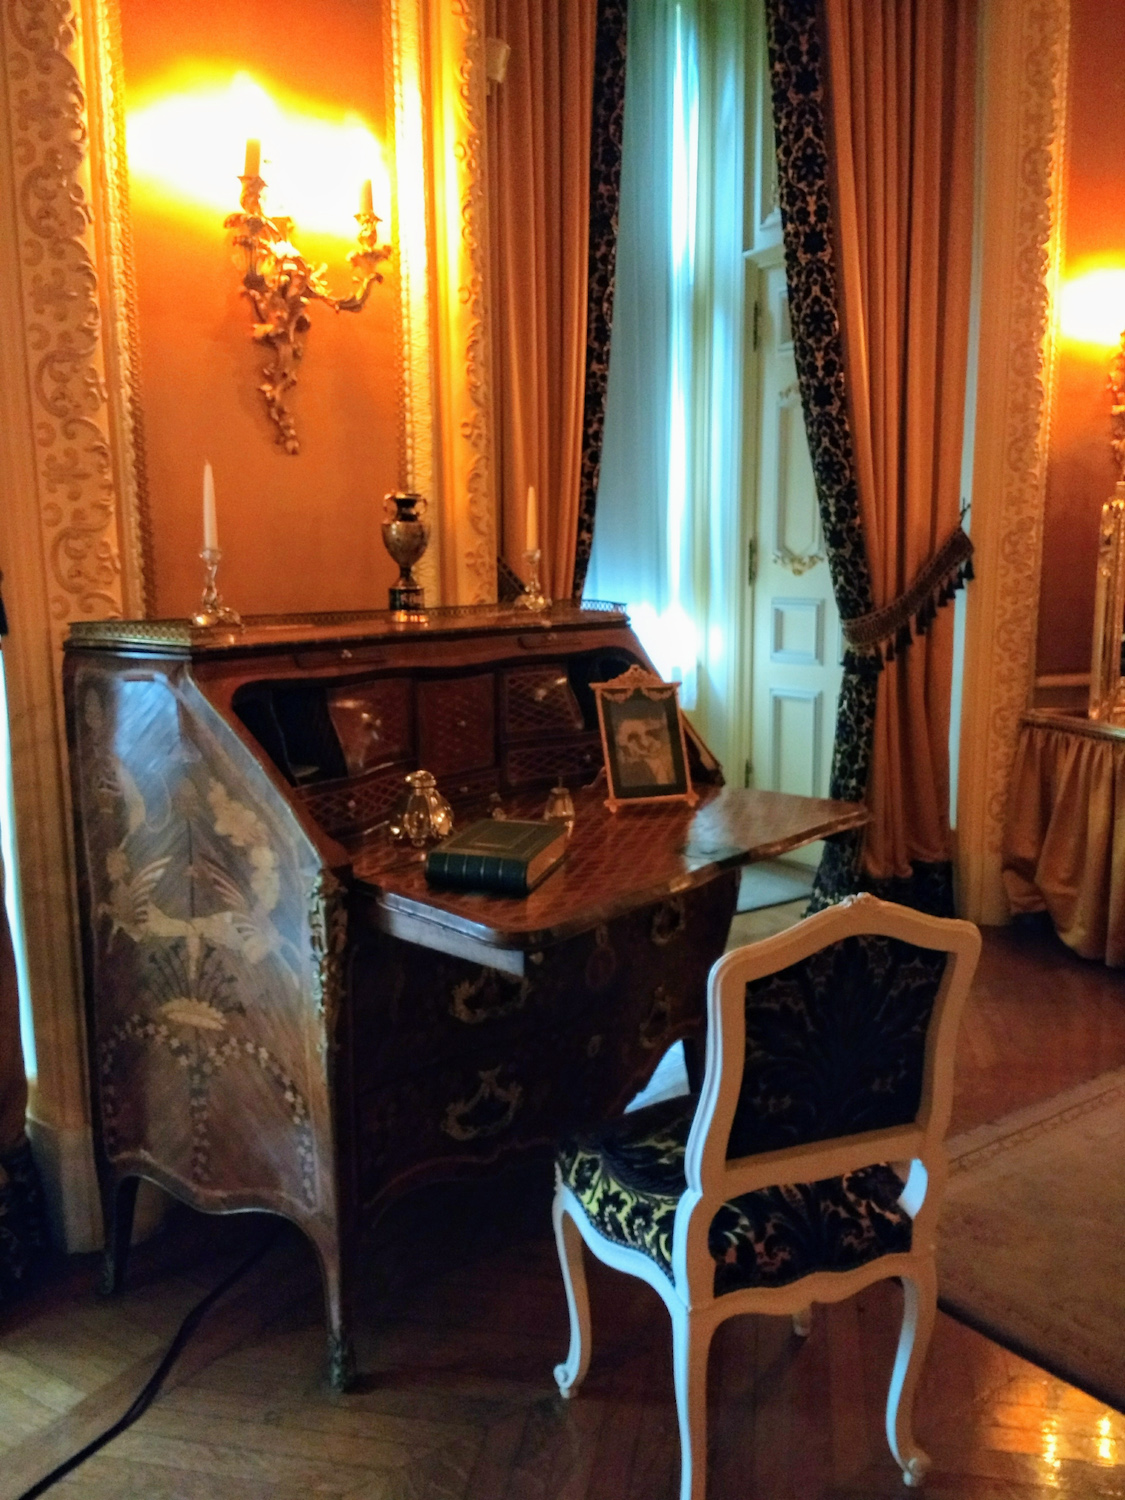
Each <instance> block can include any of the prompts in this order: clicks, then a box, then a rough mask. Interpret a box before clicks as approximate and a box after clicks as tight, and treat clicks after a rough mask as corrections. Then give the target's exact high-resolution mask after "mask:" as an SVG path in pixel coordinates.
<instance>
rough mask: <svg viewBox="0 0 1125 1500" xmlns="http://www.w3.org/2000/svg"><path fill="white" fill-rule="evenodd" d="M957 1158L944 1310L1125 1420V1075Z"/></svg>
mask: <svg viewBox="0 0 1125 1500" xmlns="http://www.w3.org/2000/svg"><path fill="white" fill-rule="evenodd" d="M949 1153H950V1158H951V1160H950V1175H949V1185H948V1188H947V1190H946V1203H945V1208H944V1210H943V1213H942V1218H941V1225H940V1229H939V1233H938V1272H939V1286H940V1292H941V1305H942V1307H943V1308H944V1309H945V1311H946V1312H949V1313H952V1314H953V1316H954V1317H956V1318H959V1319H961V1320H962V1321H963V1322H965V1323H968V1324H970V1325H971V1326H972V1327H974V1328H977V1329H979V1330H980V1331H981V1332H982V1333H985V1334H987V1335H988V1336H989V1337H990V1338H993V1339H995V1340H996V1341H997V1342H998V1343H1001V1344H1004V1345H1005V1346H1006V1347H1007V1348H1009V1349H1012V1350H1013V1351H1014V1352H1015V1353H1017V1354H1021V1355H1023V1356H1025V1357H1026V1358H1027V1359H1030V1360H1032V1361H1033V1362H1034V1363H1035V1364H1037V1365H1040V1366H1041V1367H1042V1368H1044V1369H1046V1370H1049V1371H1050V1372H1051V1373H1052V1374H1054V1375H1058V1376H1061V1377H1062V1378H1063V1379H1064V1380H1068V1381H1069V1382H1070V1383H1071V1384H1072V1385H1076V1386H1078V1387H1080V1388H1081V1389H1082V1390H1084V1391H1087V1392H1089V1394H1090V1395H1092V1396H1094V1397H1096V1398H1097V1399H1098V1400H1100V1401H1105V1402H1106V1403H1107V1404H1108V1405H1110V1406H1113V1407H1116V1408H1117V1410H1118V1411H1125V1337H1123V1333H1122V1325H1123V1323H1125V1068H1122V1069H1119V1070H1118V1071H1116V1072H1113V1073H1105V1074H1103V1075H1102V1076H1101V1077H1100V1078H1095V1079H1093V1080H1092V1081H1091V1082H1090V1083H1085V1084H1082V1085H1080V1086H1079V1087H1078V1088H1075V1089H1070V1090H1068V1091H1067V1092H1066V1093H1065V1094H1059V1095H1056V1097H1055V1098H1053V1099H1049V1100H1047V1101H1045V1102H1044V1103H1042V1104H1036V1105H1032V1106H1030V1107H1029V1108H1027V1109H1023V1110H1019V1111H1017V1113H1015V1114H1012V1115H1007V1116H1006V1117H1005V1118H1004V1119H1002V1120H998V1121H996V1122H995V1123H994V1124H992V1125H982V1126H981V1127H980V1128H979V1129H977V1130H971V1131H967V1132H966V1133H965V1134H964V1135H959V1136H955V1137H953V1139H951V1140H950V1141H949Z"/></svg>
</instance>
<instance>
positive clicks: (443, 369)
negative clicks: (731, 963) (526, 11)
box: [427, 0, 496, 604]
mask: <svg viewBox="0 0 1125 1500" xmlns="http://www.w3.org/2000/svg"><path fill="white" fill-rule="evenodd" d="M427 4H428V8H429V22H430V43H431V46H430V56H431V63H430V111H429V113H430V118H431V120H432V122H433V144H432V161H433V204H434V229H435V240H436V244H437V257H436V259H437V264H436V278H435V280H436V283H437V307H436V309H435V312H436V323H437V327H438V373H439V386H440V390H441V401H440V410H441V429H442V470H443V472H442V515H441V528H442V536H443V547H442V554H443V555H442V573H443V583H444V589H443V597H444V600H445V602H446V603H447V604H483V603H488V602H490V601H492V600H494V599H495V598H496V512H495V495H494V477H493V463H492V378H491V345H490V333H489V317H488V197H487V190H486V182H485V155H486V153H485V146H484V129H485V87H486V80H485V71H484V26H483V3H482V0H427Z"/></svg>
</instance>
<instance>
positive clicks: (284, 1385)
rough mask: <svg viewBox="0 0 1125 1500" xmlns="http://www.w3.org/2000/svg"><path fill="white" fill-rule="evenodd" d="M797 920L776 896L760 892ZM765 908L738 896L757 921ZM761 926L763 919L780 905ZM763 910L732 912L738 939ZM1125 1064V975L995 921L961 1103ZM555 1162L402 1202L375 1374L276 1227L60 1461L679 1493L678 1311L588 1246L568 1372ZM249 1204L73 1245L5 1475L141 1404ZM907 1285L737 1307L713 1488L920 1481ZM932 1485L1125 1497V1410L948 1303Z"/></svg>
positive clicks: (932, 1441)
mask: <svg viewBox="0 0 1125 1500" xmlns="http://www.w3.org/2000/svg"><path fill="white" fill-rule="evenodd" d="M752 915H753V916H754V917H755V918H758V919H760V921H761V922H769V923H777V922H778V921H780V920H783V918H784V910H783V909H780V908H775V909H774V910H773V912H772V913H755V914H752ZM744 920H745V919H742V918H740V919H739V921H740V922H743V921H744ZM758 930H759V931H760V928H759V929H758ZM743 935H749V934H744V933H741V932H740V933H739V936H740V937H741V936H743ZM1123 1064H1125V978H1123V977H1122V976H1120V975H1114V974H1112V973H1109V972H1108V971H1106V970H1105V969H1102V968H1100V967H1098V966H1096V965H1091V964H1084V963H1082V962H1081V961H1080V960H1077V959H1074V958H1073V957H1071V956H1070V955H1069V954H1068V953H1067V952H1066V951H1065V950H1064V949H1062V948H1061V945H1059V944H1058V943H1057V941H1056V940H1055V939H1054V938H1053V936H1050V935H1043V934H1039V933H1035V932H1023V933H1020V932H1015V931H1011V930H1004V931H992V932H989V933H988V934H987V936H986V945H985V956H984V960H983V962H982V965H981V968H980V971H979V979H978V981H977V983H976V986H975V988H974V992H973V995H972V997H971V999H970V1003H969V1008H968V1013H967V1017H966V1021H965V1025H964V1029H963V1032H962V1037H961V1046H960V1055H959V1063H958V1086H957V1097H956V1106H955V1108H956V1115H955V1120H954V1128H955V1129H964V1128H968V1127H970V1126H972V1125H974V1124H978V1123H982V1122H983V1121H984V1120H986V1119H991V1118H995V1117H996V1116H997V1115H1000V1114H1003V1113H1006V1112H1007V1111H1008V1110H1010V1109H1013V1108H1016V1107H1018V1106H1019V1105H1020V1104H1024V1103H1028V1102H1031V1101H1033V1100H1034V1099H1037V1098H1041V1097H1045V1096H1048V1095H1050V1094H1052V1093H1055V1092H1057V1091H1058V1090H1060V1089H1062V1088H1066V1087H1069V1086H1071V1085H1072V1084H1074V1083H1076V1082H1080V1081H1081V1080H1082V1079H1084V1078H1087V1077H1092V1076H1096V1075H1097V1074H1098V1073H1100V1072H1104V1071H1106V1070H1108V1069H1110V1068H1114V1067H1118V1066H1121V1065H1123ZM549 1197H550V1174H549V1170H548V1168H547V1165H546V1162H527V1163H525V1164H523V1165H522V1166H521V1167H520V1168H518V1169H514V1170H512V1171H510V1172H509V1173H508V1174H507V1176H506V1177H505V1178H504V1179H502V1180H501V1181H500V1182H498V1183H495V1184H493V1186H492V1190H491V1192H490V1194H489V1195H488V1199H487V1201H485V1195H484V1194H483V1193H482V1192H481V1191H480V1189H479V1186H478V1187H476V1188H474V1187H473V1186H472V1185H469V1184H463V1185H459V1186H457V1187H455V1188H452V1187H451V1188H448V1189H441V1190H433V1191H432V1192H428V1193H425V1194H419V1195H417V1196H416V1197H415V1198H414V1199H413V1200H407V1201H406V1202H405V1203H403V1204H401V1205H399V1206H398V1208H397V1209H396V1210H395V1211H394V1212H393V1213H392V1215H391V1216H389V1217H388V1219H387V1220H386V1221H384V1226H383V1229H382V1231H381V1233H380V1236H379V1240H378V1242H377V1243H376V1244H375V1245H374V1246H373V1248H372V1253H371V1256H370V1258H369V1273H368V1289H369V1295H368V1296H367V1298H366V1304H365V1310H364V1322H363V1327H362V1328H361V1330H360V1348H359V1354H360V1362H361V1366H362V1368H363V1369H364V1370H365V1371H366V1372H367V1373H366V1376H365V1379H364V1382H363V1387H362V1389H361V1390H360V1391H359V1392H357V1393H355V1394H351V1395H348V1396H337V1395H334V1394H333V1393H332V1392H331V1391H330V1390H329V1389H328V1387H327V1384H326V1382H325V1379H324V1345H323V1323H322V1310H321V1302H320V1293H319V1287H318V1284H317V1275H316V1269H315V1265H314V1262H313V1257H312V1252H311V1251H310V1250H309V1249H308V1247H307V1246H306V1245H305V1244H304V1242H303V1241H302V1240H301V1239H300V1236H299V1235H297V1234H296V1233H295V1232H292V1231H290V1230H288V1229H286V1230H284V1231H283V1232H282V1234H281V1235H280V1237H279V1238H278V1239H277V1240H276V1242H275V1243H274V1244H273V1246H272V1247H271V1249H270V1250H269V1252H268V1253H267V1255H266V1257H265V1258H264V1260H262V1261H261V1262H260V1263H259V1264H258V1265H257V1266H256V1267H255V1268H254V1269H253V1270H252V1271H251V1272H250V1273H249V1274H248V1275H247V1276H246V1277H245V1278H244V1279H243V1280H242V1281H241V1282H239V1283H238V1285H236V1286H235V1287H234V1288H233V1289H232V1290H231V1292H229V1293H228V1294H227V1296H226V1298H224V1300H223V1301H222V1302H221V1303H220V1304H219V1305H218V1306H217V1307H216V1308H215V1310H214V1311H213V1312H212V1313H211V1314H210V1315H209V1317H208V1318H207V1319H206V1320H205V1322H204V1324H203V1325H202V1327H201V1328H200V1329H199V1331H198V1332H197V1333H196V1335H195V1337H194V1338H193V1339H192V1341H191V1342H190V1343H189V1345H188V1347H187V1349H186V1350H185V1352H184V1355H183V1357H182V1359H181V1361H180V1363H179V1365H178V1366H177V1367H176V1368H175V1369H174V1371H173V1373H172V1375H171V1376H170V1378H169V1381H168V1384H167V1385H166V1387H165V1390H164V1392H163V1394H162V1395H161V1397H160V1398H159V1400H158V1401H157V1403H156V1404H155V1405H154V1406H153V1408H152V1409H151V1410H150V1411H149V1412H148V1414H147V1415H146V1416H145V1417H143V1418H142V1419H141V1420H140V1422H139V1423H138V1424H137V1425H136V1426H135V1427H133V1428H132V1429H131V1430H130V1431H129V1432H128V1433H126V1434H124V1435H123V1436H122V1437H120V1438H119V1439H117V1440H116V1441H115V1442H114V1443H113V1444H112V1445H111V1446H110V1447H109V1448H108V1449H106V1450H105V1451H104V1452H103V1453H101V1454H99V1455H97V1456H96V1457H95V1458H93V1459H91V1460H90V1461H89V1462H88V1463H87V1464H86V1465H84V1466H83V1467H82V1468H81V1469H79V1470H77V1471H76V1472H75V1473H74V1474H73V1475H71V1476H70V1477H69V1478H67V1479H66V1480H64V1481H63V1482H61V1483H60V1484H59V1485H58V1486H57V1488H56V1489H55V1490H54V1491H53V1494H57V1495H58V1496H59V1497H60V1500H62V1497H66V1496H72V1495H73V1496H83V1497H90V1500H99V1497H103V1496H104V1497H115V1500H116V1497H133V1496H137V1497H142V1496H143V1497H145V1500H172V1497H175V1500H197V1497H199V1500H203V1497H206V1500H227V1497H230V1500H265V1497H267V1496H268V1497H271V1500H291V1497H292V1500H296V1497H298V1496H300V1497H308V1496H311V1495H325V1496H337V1497H350V1500H674V1497H675V1495H676V1475H677V1472H678V1446H677V1438H676V1426H675V1413H674V1408H673V1402H672V1376H671V1340H670V1336H669V1330H668V1324H667V1317H666V1314H665V1312H664V1310H663V1308H662V1306H661V1304H660V1303H659V1300H658V1299H657V1297H656V1295H655V1293H654V1292H652V1291H651V1290H650V1289H649V1288H648V1287H646V1286H644V1285H643V1284H641V1283H639V1282H637V1281H634V1280H632V1279H631V1278H626V1277H622V1276H618V1275H615V1274H614V1273H612V1272H610V1271H607V1270H605V1269H604V1268H602V1267H600V1266H597V1265H592V1266H591V1275H590V1282H591V1297H592V1303H593V1326H594V1359H593V1363H592V1366H591V1370H590V1374H589V1377H588V1379H587V1382H586V1385H585V1386H584V1388H583V1391H582V1393H581V1395H580V1396H579V1397H577V1398H576V1399H575V1400H574V1401H572V1402H569V1403H567V1402H563V1401H561V1400H560V1399H559V1398H558V1396H557V1395H556V1394H554V1383H553V1381H552V1379H551V1369H552V1367H553V1365H554V1364H555V1363H556V1361H557V1360H558V1359H559V1358H560V1357H561V1355H562V1353H563V1352H564V1348H565V1342H566V1317H565V1307H564V1303H563V1295H562V1288H561V1284H560V1281H559V1275H558V1268H557V1264H556V1261H555V1254H554V1248H553V1244H552V1242H551V1239H550V1233H549V1227H548V1212H547V1210H548V1203H549ZM269 1227H270V1226H269V1221H268V1220H266V1219H265V1218H263V1217H261V1216H257V1215H246V1216H241V1217H237V1218H228V1219H222V1220H205V1219H202V1218H200V1217H198V1216H195V1215H191V1214H189V1213H187V1212H186V1211H182V1210H175V1211H173V1213H172V1215H171V1216H170V1219H169V1222H168V1224H167V1226H166V1228H165V1230H164V1231H163V1232H162V1233H161V1234H160V1235H158V1236H157V1237H155V1238H154V1239H153V1240H152V1241H151V1242H149V1243H148V1244H147V1245H144V1246H141V1247H138V1250H137V1251H136V1252H135V1264H134V1271H133V1274H132V1276H131V1280H130V1285H129V1287H128V1289H127V1290H126V1291H125V1293H124V1294H123V1295H122V1296H120V1297H119V1298H117V1299H115V1300H113V1301H109V1302H106V1301H102V1300H100V1299H98V1298H97V1297H96V1296H95V1295H94V1292H93V1285H94V1280H95V1272H96V1265H95V1262H94V1260H93V1258H81V1259H75V1260H72V1261H70V1262H64V1263H61V1264H60V1265H58V1266H57V1267H54V1268H53V1269H52V1271H51V1273H50V1274H49V1275H48V1276H47V1277H46V1278H45V1280H44V1283H43V1285H42V1286H41V1287H40V1288H39V1289H38V1290H37V1291H35V1292H34V1293H33V1294H32V1295H31V1296H30V1297H28V1298H27V1299H25V1301H24V1302H23V1303H22V1304H20V1305H19V1306H18V1307H17V1308H16V1309H15V1310H13V1311H12V1312H11V1313H10V1314H9V1315H8V1317H7V1321H6V1322H4V1323H0V1500H13V1497H15V1496H17V1495H19V1494H20V1493H21V1492H22V1490H23V1489H25V1488H26V1487H27V1486H28V1485H30V1484H31V1483H32V1482H33V1481H34V1480H36V1479H37V1478H38V1477H39V1476H40V1475H41V1474H43V1473H44V1472H45V1471H46V1470H47V1469H49V1468H50V1467H51V1466H52V1464H53V1463H55V1462H57V1460H58V1459H59V1458H61V1457H63V1456H65V1455H66V1454H68V1453H69V1452H71V1451H73V1450H74V1449H75V1448H77V1447H79V1446H80V1445H81V1444H82V1443H83V1442H85V1441H86V1440H87V1439H88V1438H89V1437H91V1436H93V1435H94V1434H95V1433H96V1432H98V1431H100V1430H101V1429H102V1428H103V1427H105V1426H107V1425H108V1424H109V1423H110V1422H111V1421H112V1420H113V1419H115V1418H116V1417H117V1416H118V1415H119V1413H120V1412H121V1411H122V1410H123V1409H124V1408H125V1407H126V1406H127V1405H128V1404H129V1401H130V1400H131V1399H132V1397H133V1395H134V1393H135V1392H136V1390H137V1389H138V1388H139V1387H140V1386H141V1384H142V1383H143V1382H144V1380H145V1378H146V1377H147V1375H148V1374H149V1372H150V1371H151V1369H152V1368H153V1366H154V1364H155V1362H156V1360H157V1358H158V1357H159V1353H160V1352H161V1351H162V1349H163V1348H164V1346H165V1345H166V1343H167V1341H168V1340H169V1338H170V1337H171V1334H172V1332H173V1331H174V1329H175V1327H176V1326H177V1325H178V1323H179V1321H180V1319H181V1318H182V1316H183V1314H184V1312H185V1311H186V1310H187V1309H188V1308H189V1307H190V1306H192V1305H193V1304H194V1303H195V1302H196V1301H197V1300H198V1299H199V1297H200V1296H201V1295H202V1294H203V1292H204V1291H205V1290H207V1289H209V1288H210V1287H211V1286H212V1285H214V1284H215V1283H216V1282H217V1281H218V1280H219V1279H220V1278H221V1276H222V1275H223V1274H224V1273H225V1272H226V1271H227V1270H228V1269H229V1268H230V1267H231V1266H232V1265H234V1264H235V1263H236V1262H237V1261H238V1259H239V1258H240V1257H241V1256H242V1255H244V1254H245V1253H246V1251H247V1250H248V1249H249V1248H250V1247H252V1246H253V1245H254V1244H256V1243H257V1242H258V1241H259V1239H260V1238H261V1237H262V1236H263V1235H264V1234H265V1233H266V1232H268V1230H269ZM900 1300H901V1293H900V1291H899V1289H898V1288H897V1286H895V1285H894V1284H893V1283H886V1284H883V1285H880V1286H877V1287H874V1288H872V1289H871V1290H870V1291H868V1292H867V1293H865V1294H863V1295H862V1296H860V1297H857V1298H855V1299H853V1300H852V1301H850V1302H846V1303H842V1304H839V1305H838V1306H836V1307H832V1308H819V1309H817V1314H816V1319H815V1322H814V1329H813V1334H812V1336H811V1338H810V1339H809V1340H807V1341H798V1340H796V1339H794V1338H793V1337H792V1336H791V1334H790V1331H789V1325H788V1323H787V1322H786V1321H785V1320H783V1319H764V1318H745V1319H740V1320H734V1321H731V1322H729V1323H727V1324H725V1325H724V1326H723V1327H722V1329H721V1330H720V1332H719V1334H718V1335H717V1337H716V1340H715V1343H714V1347H713V1350H712V1356H711V1366H710V1403H709V1414H710V1424H711V1462H710V1488H709V1495H710V1497H711V1500H790V1497H792V1500H882V1497H885V1496H886V1497H890V1496H902V1495H903V1494H904V1493H905V1492H904V1490H903V1486H902V1484H901V1480H900V1478H899V1476H898V1470H897V1468H896V1467H895V1465H894V1463H893V1461H892V1460H891V1458H890V1455H889V1453H888V1451H887V1448H886V1441H885V1438H884V1436H883V1430H882V1422H883V1416H882V1410H883V1400H884V1397H885V1392H886V1383H887V1379H888V1375H889V1371H890V1365H891V1358H892V1350H893V1345H894V1339H895V1336H896V1330H897V1318H898V1310H899V1305H900ZM918 1429H919V1436H920V1438H921V1440H922V1441H923V1443H924V1444H925V1445H926V1446H927V1447H928V1449H929V1451H930V1452H931V1454H932V1456H933V1458H934V1470H933V1472H932V1474H931V1476H930V1479H929V1482H928V1493H929V1494H931V1495H933V1496H940V1497H956V1500H1040V1497H1048V1496H1052V1497H1071V1500H1078V1497H1083V1500H1086V1497H1104V1500H1111V1497H1123V1500H1125V1416H1121V1415H1118V1414H1116V1413H1113V1412H1111V1411H1108V1410H1107V1409H1106V1408H1105V1407H1104V1406H1101V1405H1099V1404H1098V1403H1097V1402H1094V1401H1092V1400H1091V1399H1090V1398H1088V1397H1086V1396H1084V1395H1082V1394H1081V1393H1080V1392H1078V1391H1076V1390H1074V1389H1073V1388H1072V1387H1070V1386H1067V1385H1065V1384H1064V1383H1063V1382H1061V1381H1059V1380H1055V1379H1053V1378H1051V1377H1050V1376H1047V1375H1045V1374H1044V1373H1043V1372H1041V1371H1039V1370H1037V1369H1036V1368H1035V1367H1034V1366H1032V1365H1029V1364H1027V1363H1026V1362H1024V1361H1022V1360H1020V1359H1018V1358H1017V1357H1016V1356H1014V1355H1012V1354H1010V1353H1008V1352H1007V1351H1005V1350H1003V1349H1001V1348H1000V1347H998V1346H997V1345H995V1344H993V1343H991V1342H989V1341H988V1340H987V1339H984V1338H982V1337H981V1336H980V1335H979V1334H976V1333H974V1332H972V1331H970V1330H969V1329H967V1328H964V1327H962V1326H960V1325H959V1324H957V1323H955V1322H953V1321H952V1320H951V1319H949V1318H947V1317H945V1316H939V1319H938V1327H937V1332H936V1334H935V1338H934V1343H933V1346H932V1349H931V1354H930V1359H929V1362H928V1365H927V1370H926V1374H925V1377H924V1381H923V1387H922V1390H921V1393H920V1397H919V1404H918Z"/></svg>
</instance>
